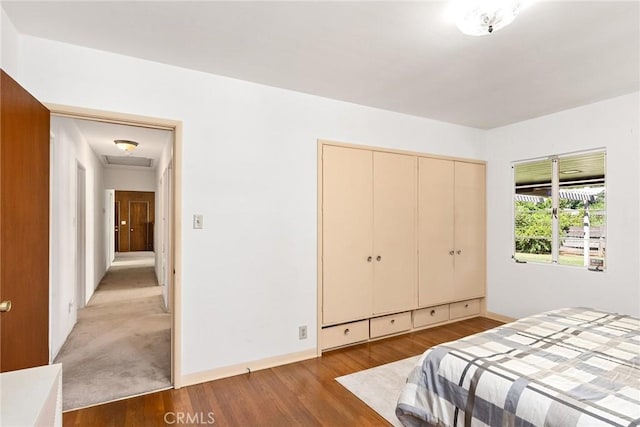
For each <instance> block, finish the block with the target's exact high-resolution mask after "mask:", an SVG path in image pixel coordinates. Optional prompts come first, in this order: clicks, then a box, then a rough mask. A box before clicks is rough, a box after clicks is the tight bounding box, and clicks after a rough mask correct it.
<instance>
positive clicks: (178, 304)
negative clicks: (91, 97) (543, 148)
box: [44, 103, 183, 388]
mask: <svg viewBox="0 0 640 427" xmlns="http://www.w3.org/2000/svg"><path fill="white" fill-rule="evenodd" d="M44 105H45V106H46V107H47V108H48V109H49V111H50V112H51V115H52V116H58V117H69V118H76V119H85V120H94V121H100V122H106V123H114V124H124V125H134V126H141V127H148V128H152V129H163V130H168V131H172V132H173V156H172V159H171V165H172V168H171V171H172V176H171V183H170V184H171V189H170V190H171V192H172V193H173V197H172V202H173V203H172V206H171V209H172V215H171V218H170V219H171V221H170V224H169V229H170V242H171V243H172V246H171V248H170V250H169V266H170V267H171V268H172V269H173V275H172V280H171V285H172V286H170V288H169V293H170V298H169V304H170V313H171V383H172V384H173V388H180V387H182V385H183V380H182V369H181V366H182V363H181V362H182V352H181V348H182V334H181V330H182V329H181V328H182V273H181V272H182V230H181V227H180V226H179V225H180V224H181V223H182V122H181V121H179V120H169V119H162V118H157V117H149V116H139V115H133V114H126V113H118V112H113V111H104V110H94V109H89V108H83V107H75V106H68V105H60V104H51V103H44Z"/></svg>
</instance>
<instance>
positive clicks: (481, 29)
mask: <svg viewBox="0 0 640 427" xmlns="http://www.w3.org/2000/svg"><path fill="white" fill-rule="evenodd" d="M531 3H532V1H531V0H480V1H479V0H454V1H452V2H451V3H450V5H449V9H448V10H447V15H448V16H449V18H450V20H453V21H454V22H455V23H456V24H457V25H458V28H459V29H460V31H462V32H463V33H464V34H468V35H470V36H485V35H487V34H491V33H493V32H495V31H498V30H500V29H501V28H504V27H506V26H507V25H509V24H510V23H511V22H513V20H514V19H516V16H518V13H519V12H520V11H521V10H522V9H524V8H525V7H527V6H529V4H531Z"/></svg>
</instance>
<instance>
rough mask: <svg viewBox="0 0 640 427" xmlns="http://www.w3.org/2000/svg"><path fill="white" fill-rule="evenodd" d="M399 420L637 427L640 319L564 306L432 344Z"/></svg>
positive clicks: (402, 401) (408, 387) (411, 380)
mask: <svg viewBox="0 0 640 427" xmlns="http://www.w3.org/2000/svg"><path fill="white" fill-rule="evenodd" d="M396 415H397V416H398V419H399V420H400V421H401V422H402V423H403V424H404V425H405V426H460V427H462V426H467V427H469V426H557V427H573V426H640V319H638V318H635V317H631V316H625V315H619V314H612V313H606V312H602V311H597V310H592V309H584V308H565V309H560V310H554V311H549V312H546V313H542V314H539V315H535V316H531V317H527V318H524V319H521V320H518V321H516V322H513V323H509V324H506V325H503V326H500V327H497V328H494V329H491V330H489V331H485V332H482V333H479V334H476V335H472V336H469V337H466V338H463V339H460V340H457V341H453V342H450V343H446V344H442V345H439V346H436V347H433V348H430V349H429V350H427V351H426V352H425V353H424V354H423V356H422V357H421V358H420V360H419V362H418V364H417V365H416V366H415V368H414V369H413V370H412V372H411V374H410V375H409V377H408V379H407V383H406V384H405V386H404V388H403V389H402V392H401V394H400V398H399V399H398V404H397V407H396Z"/></svg>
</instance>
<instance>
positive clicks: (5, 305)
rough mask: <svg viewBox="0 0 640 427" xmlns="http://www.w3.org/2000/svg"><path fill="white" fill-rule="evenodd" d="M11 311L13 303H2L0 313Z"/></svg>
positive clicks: (0, 303)
mask: <svg viewBox="0 0 640 427" xmlns="http://www.w3.org/2000/svg"><path fill="white" fill-rule="evenodd" d="M3 311H11V301H2V302H0V312H3Z"/></svg>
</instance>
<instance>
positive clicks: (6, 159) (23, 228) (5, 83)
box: [0, 71, 50, 372]
mask: <svg viewBox="0 0 640 427" xmlns="http://www.w3.org/2000/svg"><path fill="white" fill-rule="evenodd" d="M49 119H50V115H49V111H48V110H47V109H46V108H45V107H44V106H43V105H42V104H40V102H38V100H37V99H35V98H34V97H32V96H31V95H30V94H29V93H28V92H27V91H25V90H24V89H23V88H22V87H20V85H18V84H17V83H16V82H15V81H14V80H13V79H12V78H11V77H9V76H8V75H7V74H5V72H4V71H0V301H11V305H12V306H11V310H10V311H8V312H0V372H6V371H13V370H16V369H23V368H30V367H34V366H40V365H46V364H47V363H48V362H49Z"/></svg>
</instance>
